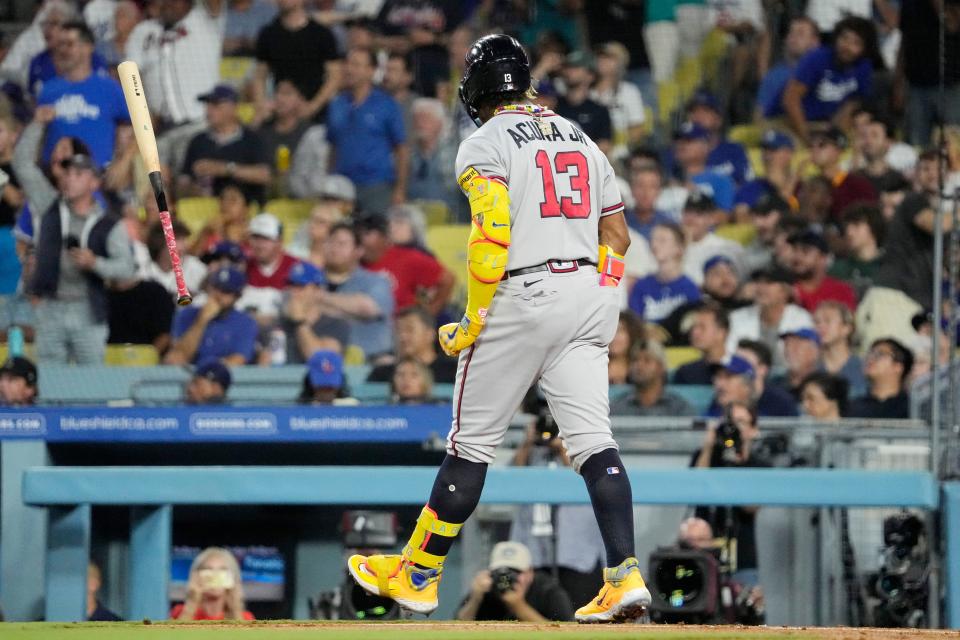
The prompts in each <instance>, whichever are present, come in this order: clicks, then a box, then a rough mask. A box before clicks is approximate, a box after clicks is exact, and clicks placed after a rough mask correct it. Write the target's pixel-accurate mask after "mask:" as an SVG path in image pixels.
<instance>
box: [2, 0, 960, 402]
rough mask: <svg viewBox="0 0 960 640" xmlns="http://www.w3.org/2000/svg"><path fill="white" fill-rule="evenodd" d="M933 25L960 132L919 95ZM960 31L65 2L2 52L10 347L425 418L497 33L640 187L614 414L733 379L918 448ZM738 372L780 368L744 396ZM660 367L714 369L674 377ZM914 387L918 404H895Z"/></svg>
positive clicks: (862, 10)
mask: <svg viewBox="0 0 960 640" xmlns="http://www.w3.org/2000/svg"><path fill="white" fill-rule="evenodd" d="M80 5H82V6H80ZM941 5H942V7H943V10H944V20H945V25H944V26H945V31H946V40H945V43H944V44H945V48H946V59H947V64H946V71H947V77H946V78H945V85H946V86H945V92H946V100H945V101H944V102H943V103H942V104H943V106H944V107H945V108H946V111H945V112H943V113H941V112H940V111H938V108H939V106H940V103H939V102H938V101H937V100H935V99H934V98H935V93H936V92H935V89H936V86H935V85H936V84H937V82H938V81H939V78H938V77H936V76H935V75H932V73H931V69H932V68H933V66H935V65H930V64H927V62H928V61H929V60H931V59H934V57H935V55H934V53H935V47H936V46H937V45H936V42H935V40H936V39H935V38H930V37H929V34H930V33H933V32H935V31H936V29H937V28H938V26H939V25H938V23H939V17H938V16H939V14H938V10H939V9H940V7H941ZM958 21H960V3H957V2H953V1H951V0H923V1H921V2H916V3H907V4H905V5H904V6H902V7H899V6H898V5H897V3H891V2H887V1H884V0H877V1H876V2H872V3H870V2H859V1H853V0H851V1H846V2H829V3H828V2H819V1H817V0H810V1H809V2H807V3H803V2H776V3H774V2H767V3H761V2H760V1H759V0H739V1H736V2H727V1H725V2H712V1H709V0H699V1H694V2H683V1H681V2H657V3H642V2H631V1H628V0H621V1H615V2H604V3H583V2H577V1H573V0H567V1H563V2H552V1H540V2H535V1H528V2H497V1H491V0H486V1H483V2H475V3H457V2H443V1H440V0H435V1H434V0H416V1H413V0H386V1H385V2H368V3H351V2H329V1H328V2H310V1H309V0H276V2H271V1H268V0H253V1H251V0H231V1H226V0H195V1H191V0H151V1H146V2H133V1H129V0H128V1H115V0H90V1H89V2H86V3H80V4H77V3H74V2H68V1H66V0H44V1H43V2H38V3H37V13H36V17H35V18H34V20H33V22H32V23H31V24H30V25H29V27H27V28H26V29H25V30H24V31H22V32H21V33H19V34H18V35H16V36H15V37H13V38H7V39H6V40H5V41H4V46H3V48H2V50H0V55H2V56H3V58H2V61H0V73H2V76H3V79H4V84H3V91H2V94H0V169H2V172H3V173H2V174H0V176H2V180H3V182H4V186H3V197H2V201H0V216H2V217H0V225H2V226H0V239H2V242H3V243H4V247H5V249H6V251H4V252H3V256H4V257H3V260H2V264H0V325H2V327H0V328H2V330H3V331H4V334H6V332H7V331H9V329H10V328H12V327H17V329H16V331H18V332H19V333H20V334H22V335H23V336H24V337H25V338H26V340H27V342H28V343H32V344H33V351H32V352H31V353H32V355H33V356H34V357H35V359H36V361H37V362H39V363H41V364H43V363H63V362H75V363H79V364H98V363H101V362H103V359H104V352H105V348H106V346H105V345H107V344H108V343H111V344H141V345H152V347H153V349H155V351H156V358H157V360H158V361H159V362H163V363H167V364H177V365H196V364H201V363H202V364H204V365H210V364H211V363H213V362H215V361H219V362H221V363H222V364H224V365H226V366H227V367H235V366H243V365H259V366H271V365H278V364H298V363H304V364H305V363H309V362H310V361H311V358H313V357H314V356H315V354H317V353H318V352H322V353H323V354H325V355H324V356H323V358H324V359H323V362H324V363H326V366H327V367H328V368H329V367H331V366H333V367H334V368H337V367H342V363H343V362H344V361H346V363H347V364H359V363H366V364H370V365H373V366H374V373H373V374H372V375H371V380H377V381H391V380H393V381H394V382H399V380H396V379H395V376H396V377H397V378H403V377H404V376H405V375H407V374H409V376H410V377H411V378H413V379H414V380H413V381H412V382H411V384H413V386H415V387H416V389H417V393H407V394H404V396H405V397H407V396H409V397H417V396H418V395H423V393H422V392H425V390H426V389H429V387H430V386H431V383H432V382H439V383H450V382H452V381H453V375H454V373H455V366H454V363H453V362H452V361H450V360H449V359H447V358H446V357H444V356H442V355H440V354H438V353H437V350H436V349H435V348H434V347H433V346H432V344H430V343H431V340H430V334H431V333H432V328H433V327H435V326H437V324H438V323H440V322H442V321H444V320H446V319H448V318H449V317H450V315H451V314H452V313H454V312H455V310H456V308H457V306H458V304H459V298H458V296H459V295H460V290H459V288H458V287H457V279H458V277H459V276H460V274H459V273H458V272H459V271H460V270H462V266H460V265H458V264H456V262H455V261H454V260H450V259H445V258H444V256H447V255H450V253H451V251H450V250H449V249H448V245H449V243H450V242H452V240H450V239H447V238H450V236H435V238H441V240H434V244H433V246H431V244H430V242H429V241H428V237H429V236H430V231H431V229H433V228H434V227H436V226H438V225H442V226H445V225H450V224H453V225H457V224H460V225H462V224H464V223H466V222H467V218H466V210H465V205H464V199H463V197H462V196H461V195H460V194H459V193H457V189H456V186H455V179H454V176H453V175H452V173H451V172H452V171H453V157H454V156H455V154H456V149H457V146H458V144H459V142H460V141H461V140H462V139H464V137H466V136H468V135H469V134H470V133H471V131H472V130H473V128H474V125H473V124H472V123H471V122H470V121H469V118H467V117H466V114H465V113H464V111H463V109H462V107H461V105H460V104H459V101H458V99H457V91H456V88H457V80H458V78H459V75H460V72H461V70H462V69H461V67H462V59H463V55H464V53H465V51H466V48H467V47H468V46H469V43H470V42H471V41H472V40H473V39H474V37H475V36H476V35H478V34H479V33H482V32H486V31H491V30H506V31H508V32H511V33H515V34H516V35H517V36H518V37H520V38H521V40H522V41H523V42H524V43H525V44H526V45H527V46H528V48H529V50H530V52H531V56H532V69H533V75H534V78H535V80H536V88H537V93H538V100H539V101H540V102H542V103H544V104H546V105H547V106H549V107H551V108H553V109H555V110H556V111H557V112H558V113H560V114H561V115H564V116H566V117H568V118H570V119H572V120H574V121H575V122H577V123H578V124H579V126H581V127H582V128H583V130H584V131H585V132H586V133H588V134H589V135H590V136H591V137H592V138H593V139H594V140H595V141H596V142H597V143H598V144H599V145H600V147H601V148H602V149H604V151H605V152H606V153H607V155H608V157H609V158H610V160H611V162H612V163H613V165H614V167H615V168H616V169H617V171H618V174H619V175H620V176H621V190H622V193H623V196H624V199H625V201H626V203H627V205H628V207H627V212H626V217H627V221H628V223H629V226H630V228H631V234H632V235H633V243H632V245H631V249H630V252H629V255H628V262H629V265H628V278H627V281H626V283H625V286H623V287H622V288H623V291H624V313H625V314H627V315H629V318H626V317H625V319H624V334H623V335H619V336H618V338H617V339H616V340H615V342H614V345H612V347H611V373H610V375H611V381H612V382H614V383H617V384H626V383H629V384H632V385H633V386H634V388H635V393H634V394H631V395H628V396H627V397H623V398H621V399H620V400H619V401H617V402H615V403H614V412H615V413H626V414H634V415H638V414H639V415H644V414H646V415H656V414H658V413H661V414H662V413H667V414H673V415H678V414H684V413H689V408H688V407H684V406H683V404H682V402H681V401H679V399H678V398H675V397H672V396H671V395H670V394H669V391H668V390H667V387H666V386H665V385H664V380H666V379H667V378H666V377H667V376H671V375H672V383H674V384H714V383H715V379H716V378H715V376H714V373H715V372H717V371H720V372H727V373H730V372H736V373H737V375H739V376H742V377H746V378H749V386H750V387H751V395H752V396H755V397H756V398H762V395H758V393H767V394H768V395H769V394H771V393H772V394H775V395H777V400H776V401H775V402H774V401H771V400H769V399H768V400H767V401H763V400H761V403H760V404H761V414H765V413H768V412H772V413H773V414H774V415H795V414H796V413H797V412H798V411H800V410H805V404H804V402H802V394H803V392H802V389H804V388H807V385H805V384H804V382H805V381H806V379H807V378H808V377H809V376H810V375H813V374H819V373H827V374H830V375H833V376H840V377H842V378H843V379H844V380H845V381H846V383H847V388H848V394H847V395H848V396H849V400H850V402H846V401H844V402H843V403H842V407H843V414H844V415H851V416H871V417H876V416H884V417H905V416H906V411H907V408H908V404H907V402H906V400H905V396H904V394H905V393H906V391H907V389H908V388H909V384H910V382H911V381H912V380H914V379H916V378H917V377H918V376H922V375H924V374H925V373H926V372H927V371H928V370H929V368H930V340H929V338H928V335H927V334H930V333H931V332H932V331H933V329H931V328H930V326H929V322H927V321H926V318H927V316H928V315H929V313H930V308H931V304H932V294H931V291H932V286H933V281H934V279H939V278H940V269H939V268H935V267H934V265H933V263H932V245H933V242H932V234H933V220H934V212H933V208H934V207H935V206H942V207H944V208H945V209H949V208H950V207H951V204H950V201H949V200H944V201H943V204H940V201H938V200H937V198H936V193H937V189H938V187H939V185H940V184H941V183H943V184H944V185H945V188H946V190H947V192H951V191H952V190H953V189H954V188H955V185H956V184H957V181H958V180H960V128H958V126H957V123H958V122H960V117H958V116H960V114H958V113H955V111H957V109H956V107H957V105H958V104H960V100H954V99H953V98H954V97H955V96H954V94H955V92H956V91H957V90H960V85H958V80H960V68H958V67H957V65H956V59H957V58H956V56H955V55H953V54H956V53H958V52H960V50H958V48H960V24H958ZM640 27H642V28H640ZM123 59H131V60H134V61H136V62H137V63H138V64H139V66H140V68H141V71H142V76H143V79H144V84H145V89H146V91H147V93H148V95H149V96H150V101H151V107H152V111H153V116H154V118H155V121H156V123H155V124H156V129H157V131H158V132H159V140H160V146H161V156H162V161H163V163H164V175H165V176H166V178H167V179H168V185H167V189H168V193H169V194H170V196H171V198H172V199H173V205H172V206H171V209H172V210H173V212H174V214H175V217H176V226H175V229H176V232H177V236H178V238H179V241H180V242H179V244H180V251H181V253H182V255H183V256H184V261H183V263H184V273H185V276H186V281H187V284H188V286H189V287H190V288H191V289H192V290H194V291H195V292H197V294H198V295H197V296H196V298H195V301H194V304H193V305H192V306H191V307H189V308H185V309H180V310H177V309H175V306H174V298H175V296H176V285H175V281H174V278H173V274H172V267H171V264H170V259H169V257H168V255H167V252H166V251H165V245H164V241H163V234H162V232H161V230H160V228H159V225H158V223H157V211H156V206H155V204H154V202H153V198H152V197H151V196H150V192H149V187H148V185H147V184H146V182H145V180H144V175H143V174H144V172H143V170H142V163H141V161H140V159H139V154H138V153H137V148H136V142H135V140H134V139H133V136H132V135H131V130H130V127H129V119H128V116H127V113H126V107H125V104H124V101H123V98H122V92H121V90H120V87H119V84H118V82H117V80H116V71H115V65H116V64H117V63H118V62H119V61H121V60H123ZM691 61H692V62H691ZM721 66H722V67H723V68H729V69H730V75H729V77H727V76H726V74H723V76H722V77H721V74H718V73H716V71H717V70H718V69H720V68H721ZM238 69H239V71H238ZM691 70H692V71H691ZM941 123H942V125H943V126H941ZM938 149H943V150H945V154H946V158H945V162H943V163H941V161H940V159H941V157H940V154H939V153H938ZM941 172H945V175H942V176H941V175H940V174H941ZM291 203H292V204H291ZM291 211H294V213H291ZM438 242H439V243H440V245H438ZM14 247H15V248H16V250H15V251H14V250H13V249H14ZM438 256H440V258H438ZM881 310H882V311H881ZM628 323H629V324H631V326H632V325H634V324H637V323H639V325H638V326H636V327H634V328H633V329H631V330H628V329H627V328H626V325H627V324H628ZM891 336H893V337H895V342H894V343H892V344H889V345H888V346H889V347H890V348H889V349H884V348H879V347H878V345H880V344H881V343H877V342H876V341H877V340H878V339H880V338H890V337H891ZM744 341H748V342H750V341H752V342H753V343H759V344H761V345H762V346H763V347H764V349H761V352H762V353H761V357H759V359H758V361H757V362H755V363H754V365H755V366H749V367H746V368H743V370H742V371H741V370H740V369H739V368H737V367H734V368H732V369H731V367H730V365H729V357H730V356H731V355H733V354H734V352H735V351H736V350H737V349H738V348H743V345H744ZM654 343H656V344H654ZM943 343H944V345H945V346H947V345H950V344H952V341H951V340H949V339H947V337H946V336H943ZM662 346H665V347H667V350H668V352H667V353H669V352H670V350H671V349H673V352H676V350H675V348H676V347H683V346H692V347H694V348H695V349H697V350H699V352H700V353H701V354H702V355H701V357H700V358H699V360H696V361H694V362H686V363H681V364H683V366H680V367H679V368H678V367H677V363H678V361H676V359H675V358H671V362H669V363H668V358H667V353H665V352H664V350H663V348H662ZM688 353H689V351H688ZM945 353H946V349H944V350H941V354H945ZM13 355H15V356H18V357H23V355H24V354H23V353H15V354H13ZM861 357H862V358H863V360H861ZM688 358H689V356H688ZM400 362H403V363H404V366H395V365H397V364H398V363H400ZM747 362H748V363H749V362H751V360H750V358H748V359H747ZM7 369H8V373H7V374H5V375H7V376H8V377H11V378H17V379H25V378H24V375H22V374H23V372H24V371H25V368H24V365H23V364H19V365H17V364H15V363H13V361H11V364H10V365H9V366H8V367H7ZM671 369H675V370H674V371H671ZM202 370H204V371H210V369H209V368H205V369H202ZM218 371H219V369H218ZM398 372H399V373H398ZM228 373H229V372H228ZM894 373H896V376H894V377H896V378H897V379H898V380H900V381H902V382H903V384H902V385H900V384H893V385H891V384H889V383H882V382H878V381H877V380H878V379H879V378H882V377H884V376H886V377H890V376H892V375H894ZM723 375H725V374H723ZM723 375H721V376H719V377H720V378H722V377H723ZM35 377H36V376H35V375H33V376H32V377H29V379H28V382H29V380H30V379H35ZM215 377H216V378H217V379H219V380H222V379H223V376H222V375H221V374H220V373H218V374H217V376H215ZM308 377H309V376H308ZM829 382H830V383H831V384H833V383H834V382H836V381H833V380H830V381H829ZM717 384H718V391H717V392H718V395H722V394H723V392H722V390H721V389H720V388H719V387H721V386H722V384H723V383H717ZM227 386H229V385H227ZM810 388H811V389H812V388H819V387H816V385H813V386H811V387H810ZM761 390H763V391H762V392H761ZM309 391H310V389H308V388H306V387H305V394H304V397H305V398H306V397H307V396H310V397H314V396H312V395H310V393H308V392H309ZM780 391H783V392H785V393H784V395H782V396H780V395H779V392H780ZM344 393H345V392H344V390H343V389H340V390H338V392H337V394H336V395H343V394H344ZM811 393H812V392H811ZM5 395H6V394H5ZM14 395H15V394H11V397H13V396H14ZM321 395H322V394H321ZM424 397H429V393H427V394H426V396H424ZM718 406H719V405H718V404H717V403H714V404H713V409H712V410H713V411H717V410H718V409H717V407H718Z"/></svg>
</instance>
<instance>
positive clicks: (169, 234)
mask: <svg viewBox="0 0 960 640" xmlns="http://www.w3.org/2000/svg"><path fill="white" fill-rule="evenodd" d="M117 72H118V73H119V74H120V85H121V86H122V87H123V97H124V99H126V101H127V110H129V111H130V122H131V124H132V125H133V134H134V136H136V138H137V146H138V147H139V148H140V157H141V158H143V164H144V165H145V166H146V167H147V177H148V178H150V186H151V187H153V195H154V196H155V197H156V199H157V208H158V209H160V225H161V226H162V227H163V236H164V238H165V239H166V241H167V251H168V252H169V253H170V263H171V264H172V265H173V275H174V277H176V279H177V304H179V305H187V304H190V302H191V300H193V297H192V296H191V295H190V292H189V291H187V284H186V282H184V280H183V267H182V266H181V264H180V253H179V252H178V251H177V239H176V237H175V236H174V234H173V223H172V222H171V221H170V211H169V210H168V209H167V196H166V194H164V192H163V176H162V175H161V174H160V153H159V152H158V151H157V137H156V136H155V135H154V133H153V123H152V122H151V120H150V107H148V106H147V98H146V96H145V95H144V93H143V81H142V80H141V79H140V69H139V68H138V67H137V63H136V62H132V61H130V60H127V61H126V62H121V63H120V65H119V66H118V67H117Z"/></svg>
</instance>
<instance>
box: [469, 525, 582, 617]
mask: <svg viewBox="0 0 960 640" xmlns="http://www.w3.org/2000/svg"><path fill="white" fill-rule="evenodd" d="M456 618H457V620H519V621H521V622H546V621H548V620H558V621H569V620H573V607H572V605H571V604H570V597H569V596H568V595H567V592H566V591H564V590H563V589H562V588H561V587H560V585H559V584H557V582H556V581H554V580H553V579H552V578H550V577H549V576H547V575H546V574H543V573H536V572H534V567H533V558H532V556H531V554H530V550H529V549H528V548H527V547H526V546H525V545H523V544H521V543H519V542H513V541H511V542H498V543H497V544H495V545H494V546H493V551H491V552H490V564H489V566H488V568H487V569H486V570H484V571H480V572H479V573H477V575H475V576H474V578H473V582H472V584H471V585H470V593H469V594H468V595H467V598H466V600H464V602H463V605H461V607H460V610H459V611H457V616H456Z"/></svg>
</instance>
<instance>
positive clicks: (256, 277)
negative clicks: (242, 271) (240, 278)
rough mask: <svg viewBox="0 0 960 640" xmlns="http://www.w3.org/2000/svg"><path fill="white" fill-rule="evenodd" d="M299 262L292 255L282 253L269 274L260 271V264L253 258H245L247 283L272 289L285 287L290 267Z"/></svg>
mask: <svg viewBox="0 0 960 640" xmlns="http://www.w3.org/2000/svg"><path fill="white" fill-rule="evenodd" d="M298 262H300V261H299V260H297V259H296V258H294V257H293V256H290V255H287V254H283V255H282V256H281V257H280V264H278V265H277V268H276V269H274V271H273V273H271V274H270V275H267V274H265V273H264V272H263V271H261V268H260V265H259V264H257V261H256V260H254V259H253V258H250V259H249V260H247V285H249V286H251V287H271V288H273V289H286V288H287V276H289V275H290V269H292V268H293V265H295V264H297V263H298Z"/></svg>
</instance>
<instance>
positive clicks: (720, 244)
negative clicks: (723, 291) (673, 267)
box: [680, 191, 744, 287]
mask: <svg viewBox="0 0 960 640" xmlns="http://www.w3.org/2000/svg"><path fill="white" fill-rule="evenodd" d="M717 211H718V209H717V204H716V202H714V200H713V198H711V197H710V196H708V195H706V194H704V193H702V192H700V191H694V192H692V193H691V194H690V196H689V197H688V198H687V201H686V203H684V205H683V213H682V214H681V216H680V225H681V227H683V233H684V235H685V236H686V238H687V249H686V251H685V252H684V254H683V274H684V275H685V276H687V277H688V278H690V279H691V280H693V282H694V283H695V284H696V285H697V286H698V287H699V286H702V285H703V265H705V264H706V263H707V260H709V259H710V258H712V257H714V256H726V257H727V258H730V261H731V262H733V264H734V266H735V267H736V271H737V272H738V273H743V272H744V252H743V247H742V246H741V245H740V244H738V243H736V242H734V241H733V240H728V239H726V238H721V237H720V236H718V235H717V234H715V233H714V232H713V231H712V229H713V226H714V224H715V223H716V217H717Z"/></svg>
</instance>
